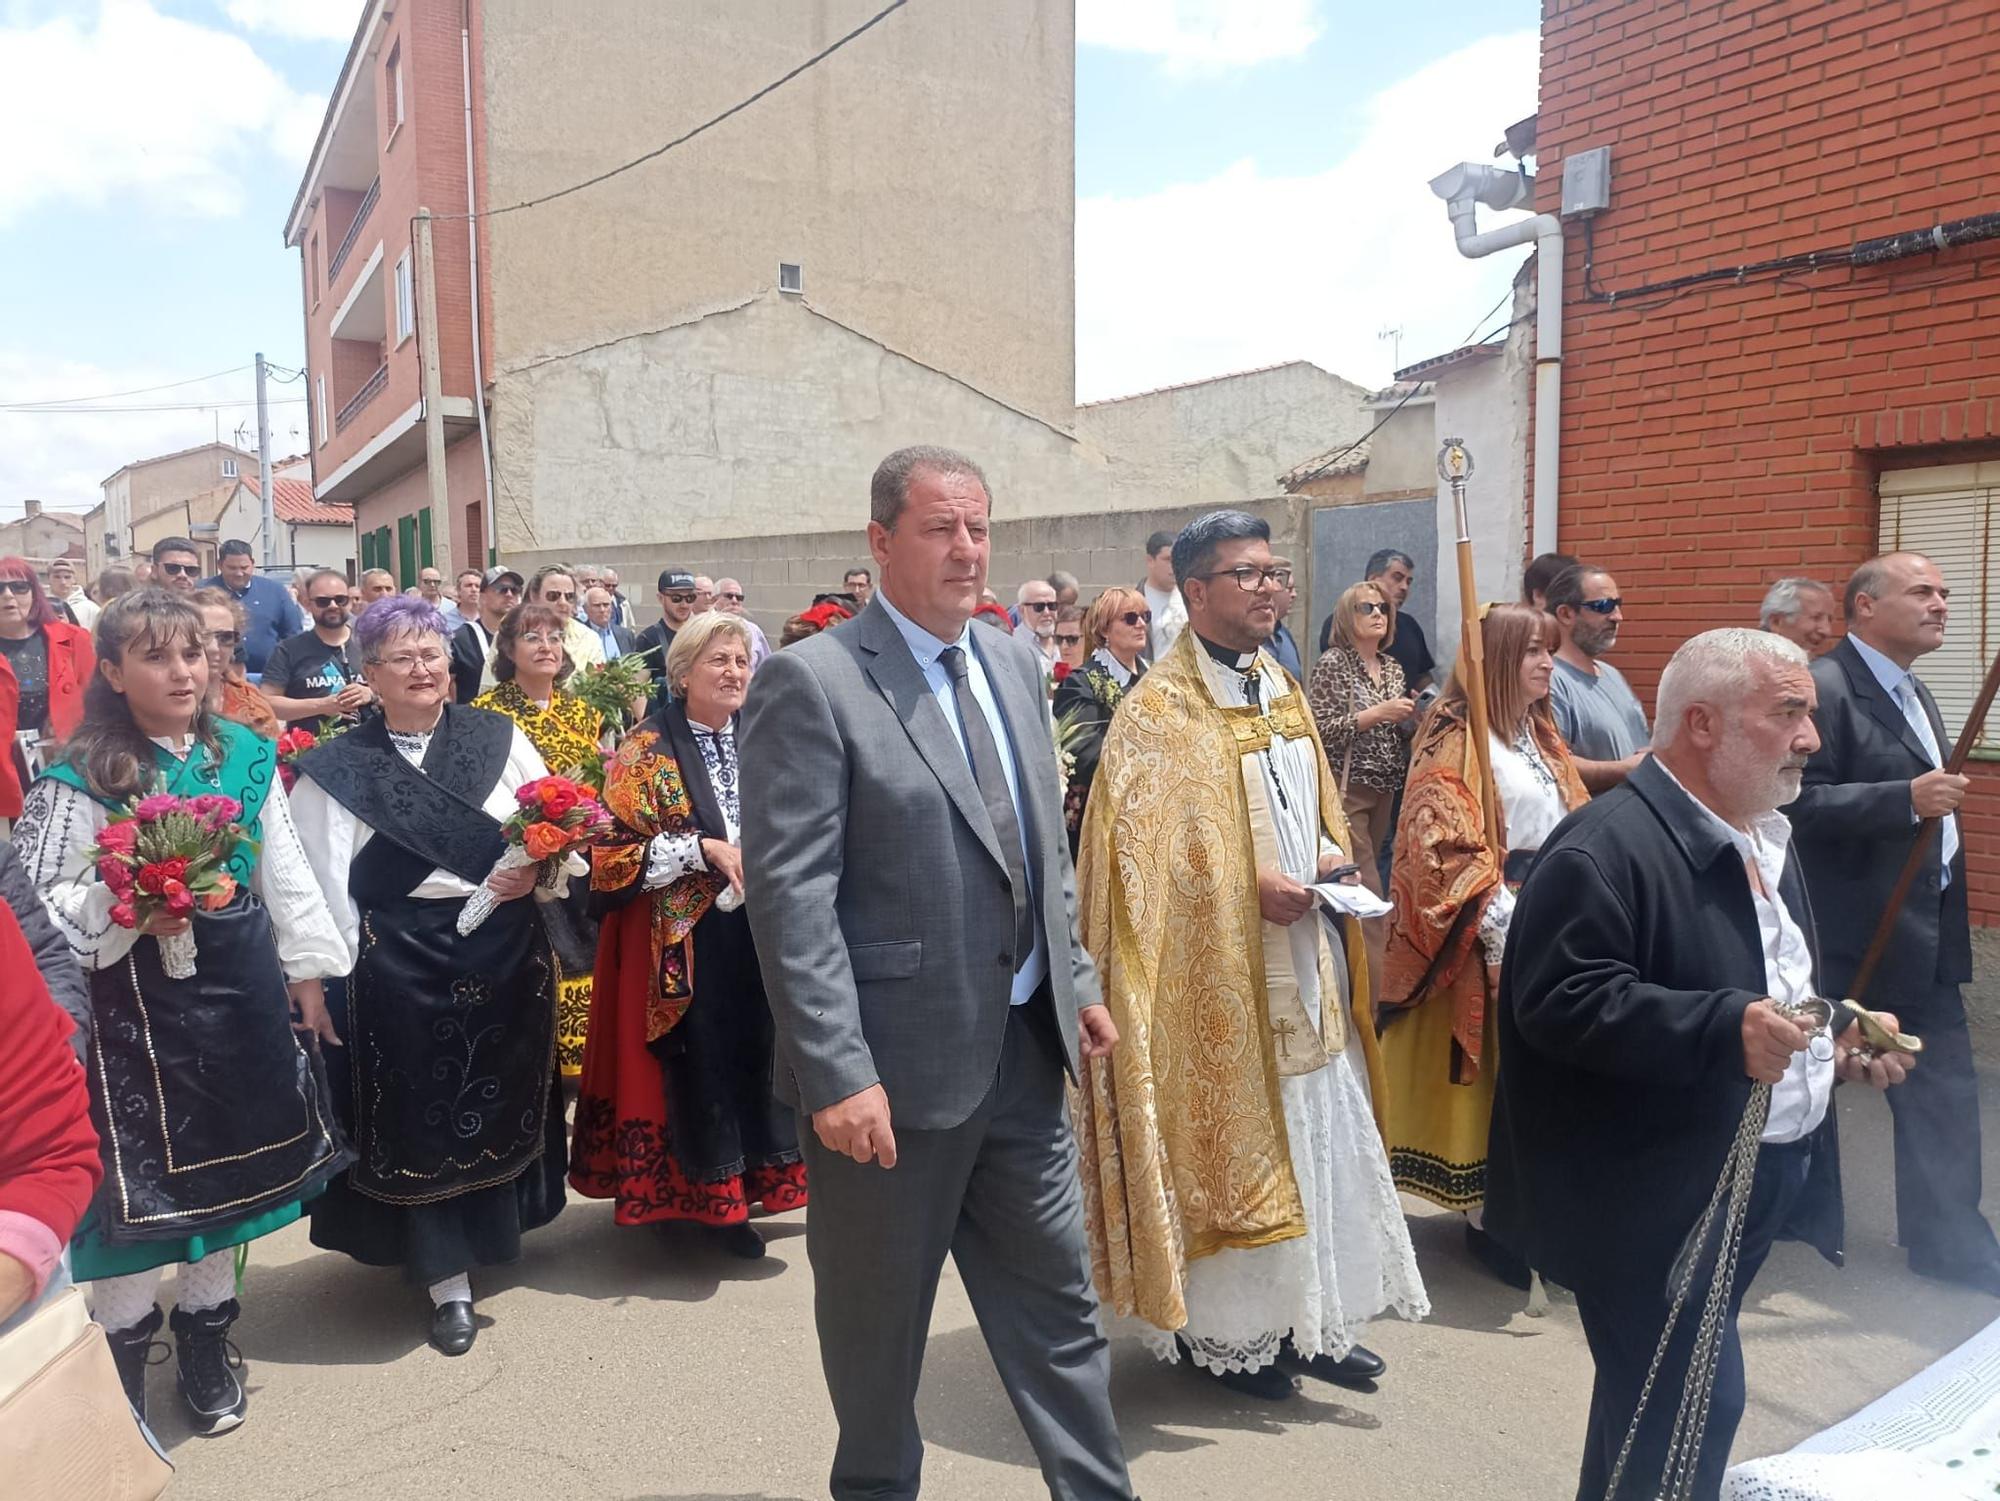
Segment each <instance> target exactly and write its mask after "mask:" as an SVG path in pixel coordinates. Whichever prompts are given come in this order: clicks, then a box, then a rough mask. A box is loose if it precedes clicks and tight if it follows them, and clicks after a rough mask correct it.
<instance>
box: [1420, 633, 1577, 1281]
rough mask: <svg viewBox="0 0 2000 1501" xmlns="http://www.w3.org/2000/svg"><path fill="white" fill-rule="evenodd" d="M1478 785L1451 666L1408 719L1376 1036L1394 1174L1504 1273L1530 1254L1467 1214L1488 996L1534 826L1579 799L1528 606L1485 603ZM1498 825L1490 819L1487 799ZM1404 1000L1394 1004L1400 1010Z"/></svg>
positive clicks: (1482, 1093)
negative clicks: (1486, 781) (1486, 785)
mask: <svg viewBox="0 0 2000 1501" xmlns="http://www.w3.org/2000/svg"><path fill="white" fill-rule="evenodd" d="M1480 630H1481V632H1482V633H1483V635H1484V639H1485V644H1486V712H1487V723H1488V724H1489V725H1490V726H1491V729H1490V730H1489V739H1490V741H1491V744H1490V747H1489V749H1490V751H1491V753H1492V765H1493V783H1494V786H1493V791H1494V793H1495V796H1494V797H1493V798H1492V799H1491V800H1490V804H1489V801H1488V799H1486V798H1485V797H1484V795H1483V792H1484V789H1483V788H1482V787H1481V784H1480V775H1479V763H1478V760H1477V758H1476V757H1475V756H1474V755H1473V752H1472V745H1471V735H1470V731H1469V730H1468V728H1467V719H1466V702H1465V683H1464V680H1463V678H1462V677H1460V676H1459V675H1458V674H1457V673H1456V672H1454V673H1453V675H1452V680H1451V684H1450V686H1449V687H1448V688H1447V689H1446V690H1445V694H1444V697H1443V698H1441V699H1440V700H1439V701H1438V705H1437V707H1436V708H1435V709H1434V710H1432V711H1431V714H1430V717H1429V718H1428V719H1426V720H1425V721H1424V725H1423V728H1422V730H1420V731H1419V732H1418V735H1417V743H1416V750H1415V755H1414V758H1413V760H1412V762H1411V765H1410V776H1409V782H1408V784H1407V786H1406V787H1405V789H1404V792H1403V818H1402V822H1401V824H1400V825H1399V826H1398V828H1397V831H1396V857H1395V863H1394V865H1393V866H1392V867H1391V888H1392V891H1393V895H1394V900H1395V911H1394V914H1393V916H1392V921H1391V927H1390V931H1389V942H1388V949H1387V952H1386V954H1385V956H1384V961H1383V962H1384V967H1385V970H1386V983H1385V984H1384V986H1383V1002H1384V1006H1383V1011H1384V1015H1385V1016H1386V1017H1388V1018H1389V1019H1390V1020H1391V1022H1392V1023H1393V1024H1392V1025H1390V1026H1389V1027H1388V1029H1387V1031H1385V1032H1384V1034H1383V1038H1382V1064H1383V1068H1384V1071H1385V1072H1386V1073H1387V1075H1388V1083H1389V1091H1388V1102H1387V1103H1388V1123H1387V1124H1388V1131H1387V1137H1388V1145H1389V1165H1390V1168H1391V1170H1392V1171H1393V1172H1394V1173H1395V1176H1396V1186H1397V1187H1398V1188H1399V1189H1401V1190H1403V1191H1404V1192H1405V1193H1412V1194H1416V1195H1418V1196H1420V1197H1422V1198H1426V1199H1429V1200H1430V1201H1431V1202H1432V1203H1434V1204H1439V1205H1442V1206H1443V1207H1445V1208H1447V1209H1458V1210H1463V1211H1465V1213H1466V1215H1467V1221H1466V1240H1467V1244H1468V1245H1469V1246H1470V1247H1471V1248H1472V1251H1473V1253H1474V1255H1476V1256H1477V1257H1479V1259H1480V1260H1481V1261H1483V1262H1484V1263H1485V1264H1486V1265H1487V1266H1488V1267H1489V1268H1491V1269H1492V1270H1493V1271H1494V1272H1495V1273H1496V1274H1497V1275H1499V1276H1500V1277H1502V1278H1503V1279H1504V1280H1506V1281H1508V1282H1511V1283H1513V1284H1514V1285H1515V1286H1517V1287H1521V1288H1526V1287H1527V1286H1528V1283H1529V1276H1528V1268H1527V1267H1526V1266H1524V1265H1522V1264H1520V1263H1519V1262H1517V1261H1516V1260H1515V1259H1514V1258H1513V1257H1512V1256H1510V1255H1509V1253H1508V1252H1507V1251H1505V1250H1504V1249H1503V1248H1502V1247H1500V1246H1499V1245H1497V1244H1496V1243H1494V1242H1493V1241H1491V1240H1490V1239H1489V1238H1488V1237H1487V1236H1486V1234H1485V1233H1484V1232H1483V1231H1482V1230H1481V1229H1480V1228H1479V1211H1480V1207H1481V1205H1482V1203H1483V1202H1484V1200H1485V1197H1486V1135H1487V1125H1488V1122H1489V1120H1490V1118H1491V1116H1492V1113H1493V1070H1494V1066H1495V1062H1496V1052H1495V1047H1494V1028H1495V1022H1494V1012H1493V1005H1494V998H1495V997H1496V996H1497V995H1498V993H1499V986H1500V956H1501V953H1502V951H1503V950H1504V948H1505V946H1506V942H1507V929H1508V925H1509V922H1510V920H1511V918H1512V916H1513V912H1514V893H1515V892H1516V891H1517V890H1518V889H1519V888H1520V885H1521V882H1522V880H1523V879H1525V878H1526V876H1527V873H1528V867H1529V865H1530V864H1531V863H1532V861H1533V858H1534V855H1535V852H1536V851H1537V850H1539V849H1540V848H1541V847H1542V841H1543V840H1544V839H1546V838H1547V837H1548V836H1549V834H1550V833H1551V832H1552V831H1553V830H1554V828H1555V826H1556V825H1557V824H1559V823H1561V822H1562V820H1563V819H1564V817H1566V816H1567V815H1568V813H1569V812H1570V810H1571V809H1573V808H1577V807H1581V806H1582V805H1583V804H1584V803H1585V802H1586V801H1588V800H1589V794H1588V793H1586V792H1585V791H1584V789H1583V783H1582V782H1581V781H1580V780H1579V779H1578V777H1577V774H1576V766H1575V763H1574V762H1572V761H1571V759H1570V754H1569V748H1568V747H1567V746H1565V745H1564V744H1563V739H1562V736H1561V735H1560V734H1559V733H1558V732H1557V730H1556V726H1555V719H1554V717H1553V716H1552V715H1551V713H1550V711H1549V679H1550V677H1551V676H1552V675H1553V673H1554V670H1555V657H1554V655H1553V652H1554V648H1555V645H1556V640H1557V637H1556V623H1555V621H1554V620H1553V619H1552V618H1551V617H1550V616H1548V615H1545V614H1543V613H1542V612H1541V611H1540V610H1537V609H1535V608H1534V607H1533V606H1531V605H1520V604H1496V605H1490V606H1488V607H1487V610H1486V613H1485V615H1484V617H1483V619H1482V621H1481V623H1480ZM1489 805H1490V806H1492V807H1493V808H1495V810H1496V811H1497V813H1498V815H1499V827H1497V828H1494V827H1489V825H1488V822H1487V814H1486V811H1485V810H1486V808H1487V807H1488V806H1489ZM1399 1010H1400V1011H1401V1012H1403V1013H1405V1014H1403V1015H1401V1016H1400V1018H1399V1017H1398V1014H1397V1013H1398V1011H1399Z"/></svg>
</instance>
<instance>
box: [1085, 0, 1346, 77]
mask: <svg viewBox="0 0 2000 1501" xmlns="http://www.w3.org/2000/svg"><path fill="white" fill-rule="evenodd" d="M1320 29H1321V28H1320V23H1319V5H1318V0H1077V7H1076V40H1077V43H1078V45H1080V46H1085V47H1107V48H1110V49H1111V50H1113V51H1117V52H1139V53H1143V54H1145V55H1146V56H1149V57H1157V58H1159V59H1160V60H1161V61H1162V62H1163V63H1164V64H1165V65H1166V67H1167V68H1168V70H1169V71H1171V72H1190V73H1192V72H1208V71H1213V70H1216V69H1221V68H1237V67H1246V66H1248V65H1250V64H1252V63H1261V62H1269V61H1270V60H1272V59H1273V58H1280V57H1294V56H1296V55H1297V54H1299V53H1301V52H1303V51H1305V50H1306V49H1307V48H1308V47H1310V46H1311V45H1312V44H1313V42H1314V41H1316V40H1317V39H1318V37H1319V34H1320Z"/></svg>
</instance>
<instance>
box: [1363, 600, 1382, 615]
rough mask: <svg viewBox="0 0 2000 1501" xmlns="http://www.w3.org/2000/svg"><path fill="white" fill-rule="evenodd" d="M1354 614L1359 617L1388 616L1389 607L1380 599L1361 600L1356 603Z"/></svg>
mask: <svg viewBox="0 0 2000 1501" xmlns="http://www.w3.org/2000/svg"><path fill="white" fill-rule="evenodd" d="M1354 613H1355V614H1357V615H1387V614H1388V613H1389V607H1388V606H1387V605H1385V604H1383V603H1382V602H1381V601H1380V600H1378V599H1360V600H1356V601H1355V602H1354Z"/></svg>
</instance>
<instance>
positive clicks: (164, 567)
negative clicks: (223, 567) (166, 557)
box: [159, 563, 201, 579]
mask: <svg viewBox="0 0 2000 1501" xmlns="http://www.w3.org/2000/svg"><path fill="white" fill-rule="evenodd" d="M159 566H160V572H162V573H167V574H171V575H173V576H174V577H175V578H177V579H191V578H193V577H194V576H195V575H196V574H197V573H200V572H201V564H199V563H162V564H160V565H159Z"/></svg>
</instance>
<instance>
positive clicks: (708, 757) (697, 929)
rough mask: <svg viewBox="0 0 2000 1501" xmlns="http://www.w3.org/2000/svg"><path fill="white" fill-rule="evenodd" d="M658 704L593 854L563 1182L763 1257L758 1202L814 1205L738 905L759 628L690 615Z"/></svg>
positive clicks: (613, 794)
mask: <svg viewBox="0 0 2000 1501" xmlns="http://www.w3.org/2000/svg"><path fill="white" fill-rule="evenodd" d="M666 667H667V682H668V684H669V686H670V688H671V690H672V692H671V697H670V698H669V700H668V702H667V704H666V706H665V707H664V708H663V709H661V710H660V711H659V712H657V713H655V714H653V715H652V716H651V717H649V718H647V719H646V720H644V721H643V722H642V723H640V724H639V725H638V727H637V728H635V729H634V730H633V731H632V733H631V734H630V735H628V736H626V738H625V741H624V743H623V744H622V745H620V746H619V748H618V753H617V755H616V756H615V757H613V759H612V762H611V767H610V771H609V773H608V776H607V778H606V786H605V803H606V805H607V806H608V807H609V808H610V810H611V812H612V814H613V815H614V816H615V817H616V818H617V820H618V823H619V825H620V834H621V837H620V838H619V839H617V840H615V841H614V842H613V843H611V844H608V845H604V846H601V847H599V848H598V849H596V850H595V851H593V852H592V860H591V889H592V892H593V893H594V894H595V896H596V898H597V900H598V903H599V905H600V908H601V909H603V910H604V911H605V912H606V914H607V915H606V916H605V918H604V937H603V941H602V942H601V943H600V944H599V946H598V958H597V984H596V988H595V989H594V991H593V992H592V999H591V1017H590V1034H589V1041H588V1043H587V1045H586V1046H585V1049H584V1059H583V1084H582V1088H581V1093H580V1094H579V1095H578V1097H577V1103H576V1134H575V1138H574V1140H573V1142H572V1144H571V1155H570V1185H571V1187H573V1188H575V1189H576V1191H577V1192H578V1193H581V1194H586V1195H588V1196H589V1197H591V1198H594V1199H613V1200H615V1201H616V1203H617V1212H616V1217H617V1221H618V1223H619V1224H621V1225H645V1224H652V1223H655V1222H657V1221H662V1220H693V1221H695V1222H696V1223H697V1224H702V1225H708V1226H710V1227H712V1228H713V1229H714V1230H715V1231H716V1233H717V1236H718V1239H719V1240H720V1242H721V1244H722V1246H723V1248H724V1249H725V1250H727V1251H729V1252H731V1253H732V1254H734V1255H738V1256H742V1257H746V1258H755V1257H758V1256H762V1255H763V1254H764V1240H763V1237H762V1236H760V1235H759V1234H758V1233H757V1231H756V1229H755V1228H754V1227H753V1226H751V1224H750V1223H749V1219H750V1206H751V1205H752V1204H762V1205H763V1207H764V1208H765V1209H766V1210H768V1211H770V1212H771V1213H774V1214H776V1213H781V1212H783V1211H784V1210H787V1209H796V1208H798V1207H799V1206H801V1205H802V1204H804V1203H805V1202H806V1176H805V1166H804V1164H803V1163H802V1162H801V1161H800V1158H799V1145H798V1128H797V1125H796V1123H795V1121H794V1118H793V1116H792V1113H791V1112H790V1111H789V1110H786V1109H784V1108H782V1107H781V1106H780V1105H779V1104H778V1103H777V1101H776V1100H775V1099H774V1098H773V1097H772V1094H771V1053H772V1045H773V1033H772V1025H771V1011H770V1006H769V1004H768V1003H767V1002H766V1001H765V999H764V981H763V977H762V976H761V974H760V973H759V972H758V968H757V950H756V947H755V945H754V944H753V943H752V941H751V936H750V923H749V918H748V916H747V914H746V913H745V912H744V910H743V906H742V902H743V883H744V881H745V879H746V878H747V879H749V880H753V881H754V880H756V879H757V872H755V871H750V872H747V873H746V872H745V871H744V869H743V854H742V850H741V849H740V847H739V844H738V839H739V829H740V817H741V806H742V805H741V801H740V788H739V786H738V781H737V764H738V763H737V752H736V711H737V710H738V709H739V708H741V707H742V704H743V695H744V691H745V690H746V689H747V688H748V687H749V685H750V633H749V631H748V630H746V629H745V628H744V624H743V621H742V619H741V618H740V617H738V616H735V615H724V614H720V613H714V612H711V613H708V614H703V615H697V616H695V617H694V618H693V619H692V620H690V621H689V622H688V623H687V624H686V625H684V626H682V627H681V629H680V631H679V632H678V633H677V634H676V635H675V636H674V641H673V645H672V646H671V647H670V648H669V649H668V651H667V664H666Z"/></svg>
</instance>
